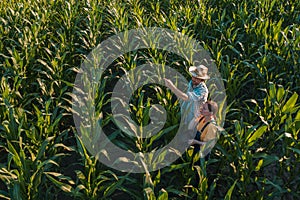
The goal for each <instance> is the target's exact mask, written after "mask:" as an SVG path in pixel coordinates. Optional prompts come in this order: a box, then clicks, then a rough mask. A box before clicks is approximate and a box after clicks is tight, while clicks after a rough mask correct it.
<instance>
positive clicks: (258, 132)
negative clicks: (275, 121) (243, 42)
mask: <svg viewBox="0 0 300 200" xmlns="http://www.w3.org/2000/svg"><path fill="white" fill-rule="evenodd" d="M267 128H268V127H267V126H266V125H263V126H261V127H259V128H258V129H257V130H256V131H255V132H254V133H253V134H252V135H251V137H250V138H249V139H248V146H249V147H251V146H252V145H253V144H254V143H255V141H256V140H257V139H259V138H260V137H261V136H262V135H263V134H264V133H265V132H266V130H267Z"/></svg>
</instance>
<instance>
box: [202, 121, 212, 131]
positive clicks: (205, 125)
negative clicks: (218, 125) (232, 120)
mask: <svg viewBox="0 0 300 200" xmlns="http://www.w3.org/2000/svg"><path fill="white" fill-rule="evenodd" d="M208 124H210V122H206V124H204V126H203V127H202V128H201V130H200V133H202V132H203V131H204V129H205V128H206V127H207V126H208Z"/></svg>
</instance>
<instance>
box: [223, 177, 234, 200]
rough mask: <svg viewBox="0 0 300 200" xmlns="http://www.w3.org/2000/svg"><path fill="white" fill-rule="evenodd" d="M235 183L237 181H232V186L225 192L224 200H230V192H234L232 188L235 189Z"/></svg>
mask: <svg viewBox="0 0 300 200" xmlns="http://www.w3.org/2000/svg"><path fill="white" fill-rule="evenodd" d="M236 183H237V180H236V181H234V183H233V185H232V186H231V187H230V188H229V190H228V191H227V193H226V195H225V198H224V200H230V199H231V195H232V192H233V190H234V187H235V185H236Z"/></svg>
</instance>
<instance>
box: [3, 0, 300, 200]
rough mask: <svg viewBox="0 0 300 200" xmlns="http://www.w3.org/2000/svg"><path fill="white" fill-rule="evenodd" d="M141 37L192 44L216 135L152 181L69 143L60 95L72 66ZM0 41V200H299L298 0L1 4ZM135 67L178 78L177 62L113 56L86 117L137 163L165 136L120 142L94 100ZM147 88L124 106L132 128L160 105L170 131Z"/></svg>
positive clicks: (66, 97) (102, 103) (70, 129)
mask: <svg viewBox="0 0 300 200" xmlns="http://www.w3.org/2000/svg"><path fill="white" fill-rule="evenodd" d="M142 27H161V28H167V29H170V30H172V31H178V32H181V33H183V34H185V35H186V36H188V37H190V38H193V39H196V40H197V41H198V42H199V43H200V44H201V45H202V47H203V48H204V49H205V50H207V51H208V52H209V53H210V55H211V57H212V58H213V59H214V61H215V64H216V66H217V67H218V70H219V71H220V73H221V76H222V78H223V82H224V86H225V88H226V94H227V98H226V102H227V107H226V119H225V123H224V128H225V130H226V131H225V132H223V133H222V135H221V136H220V139H219V140H218V143H217V145H216V146H215V148H214V149H213V151H212V153H211V157H210V159H209V160H208V161H207V162H205V163H202V164H201V165H200V166H198V165H196V163H195V160H193V157H192V149H189V150H187V151H186V152H185V153H184V154H183V155H182V156H181V158H179V159H178V160H177V161H176V162H174V163H173V164H172V165H170V166H167V167H165V168H162V169H160V170H157V171H154V172H147V173H125V172H120V171H117V170H114V169H112V168H110V167H108V166H105V165H104V164H102V163H101V162H99V161H98V160H97V159H96V158H95V157H94V156H93V155H91V154H90V152H89V151H88V150H87V149H86V147H85V145H84V143H83V142H82V140H81V139H80V138H79V137H78V134H77V129H76V128H75V125H74V122H73V117H72V91H73V87H74V81H75V77H76V74H77V72H78V71H79V68H80V65H81V63H82V62H83V60H84V59H85V58H86V56H87V55H88V54H89V53H90V52H91V51H92V50H93V49H94V48H95V47H96V46H97V45H98V44H100V43H101V42H102V41H104V40H106V39H107V38H109V37H110V36H113V35H115V34H118V33H120V32H122V31H125V30H131V29H136V28H142ZM0 38H1V40H0V82H1V84H0V152H1V154H0V198H1V199H13V200H19V199H151V200H152V199H159V200H164V199H224V198H225V199H299V198H300V177H299V174H300V142H299V135H300V109H299V108H300V104H299V102H300V101H299V98H298V97H299V94H300V92H299V91H300V87H299V86H300V3H299V2H298V1H284V0H258V1H254V0H247V1H246V0H239V1H237V0H198V1H196V0H186V1H179V0H169V1H154V0H144V1H142V0H141V1H135V0H122V1H116V0H112V1H97V0H87V1H83V0H79V1H75V0H66V1H63V0H56V1H54V0H3V1H2V2H1V4H0ZM144 60H148V61H149V60H150V61H151V62H154V63H166V64H168V65H170V66H173V67H174V68H176V69H177V70H179V71H180V72H182V73H183V74H184V73H185V72H186V69H187V68H186V67H187V66H186V65H185V64H186V63H185V62H184V61H183V60H182V58H178V57H176V56H174V55H170V54H168V52H165V51H160V50H156V49H146V50H142V51H140V52H135V53H132V54H131V53H128V54H126V55H123V56H121V57H119V58H118V60H117V61H116V62H114V63H113V64H112V66H110V67H111V69H114V70H110V72H108V73H110V74H109V76H107V77H109V78H108V79H107V80H106V82H105V83H106V85H105V84H102V85H101V86H102V88H100V89H99V91H98V93H99V96H102V97H103V98H102V99H97V106H98V107H97V108H98V109H99V110H100V111H101V112H102V113H103V116H104V117H103V120H102V123H103V124H102V125H103V126H104V127H106V129H107V130H108V132H109V134H110V135H112V136H114V137H113V138H112V141H113V142H114V143H115V144H117V145H119V146H120V147H123V148H132V149H135V150H136V151H143V152H147V151H150V150H151V149H152V148H153V145H155V144H156V145H157V146H158V147H159V145H165V144H166V143H168V142H169V141H170V138H172V133H173V132H174V130H173V129H170V128H169V129H166V130H163V131H162V132H160V133H159V135H158V136H157V137H156V139H153V140H151V139H150V140H143V139H142V138H138V137H137V138H131V137H130V138H129V137H126V134H125V133H121V132H120V131H118V129H117V128H116V127H115V126H114V124H113V122H112V121H111V117H112V116H111V114H110V110H109V109H108V105H109V97H110V96H109V95H106V93H109V91H110V89H109V88H110V87H111V85H112V84H113V83H114V82H115V81H116V79H117V77H119V76H120V75H122V73H124V70H125V71H126V70H130V69H133V68H135V67H137V66H138V65H139V63H143V62H144ZM185 75H186V74H185ZM147 87H148V88H140V89H139V91H137V92H135V95H133V99H132V101H131V114H132V116H133V118H134V120H135V121H137V122H138V123H140V124H147V123H149V118H145V116H148V115H147V113H148V111H149V106H150V105H151V103H161V104H163V105H164V106H165V107H166V108H167V111H168V116H169V119H170V121H172V122H173V123H176V120H178V117H177V115H178V112H179V104H178V101H177V100H176V98H175V97H174V95H172V93H171V92H170V91H168V90H166V89H165V88H163V87H159V86H157V85H154V86H147ZM105 88H106V89H105ZM145 91H148V92H145ZM104 97H105V98H104ZM168 133H170V134H168ZM197 176H198V177H199V180H198V179H197V178H196V177H197Z"/></svg>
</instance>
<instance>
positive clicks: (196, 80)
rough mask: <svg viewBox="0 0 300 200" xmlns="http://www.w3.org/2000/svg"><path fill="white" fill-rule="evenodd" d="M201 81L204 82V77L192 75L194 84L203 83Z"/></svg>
mask: <svg viewBox="0 0 300 200" xmlns="http://www.w3.org/2000/svg"><path fill="white" fill-rule="evenodd" d="M201 82H202V79H200V78H196V77H194V76H192V84H193V85H199V83H201Z"/></svg>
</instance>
